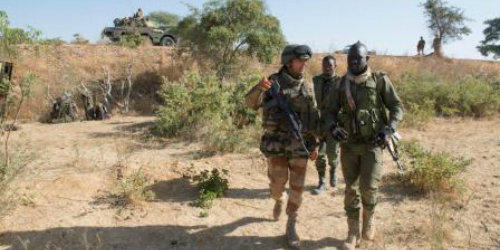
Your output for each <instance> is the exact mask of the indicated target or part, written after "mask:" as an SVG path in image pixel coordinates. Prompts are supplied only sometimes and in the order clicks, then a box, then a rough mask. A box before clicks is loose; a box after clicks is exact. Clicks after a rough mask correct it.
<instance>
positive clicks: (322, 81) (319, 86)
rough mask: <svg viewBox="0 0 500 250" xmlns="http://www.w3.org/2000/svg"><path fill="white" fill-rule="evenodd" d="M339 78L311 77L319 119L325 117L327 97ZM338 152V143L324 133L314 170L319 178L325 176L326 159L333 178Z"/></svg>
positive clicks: (326, 76) (328, 134)
mask: <svg viewBox="0 0 500 250" xmlns="http://www.w3.org/2000/svg"><path fill="white" fill-rule="evenodd" d="M339 78H340V77H339V76H337V75H333V76H328V75H325V74H321V75H317V76H315V77H313V83H314V96H315V98H316V103H317V105H318V109H319V112H320V117H323V116H324V115H325V112H326V110H325V106H326V104H327V101H328V99H329V98H328V95H329V93H330V91H332V90H333V89H334V87H335V84H337V82H338V80H339ZM338 151H339V143H338V142H337V141H336V140H334V139H333V138H332V136H331V135H330V133H326V134H325V135H322V136H321V139H320V148H319V155H318V159H317V160H316V169H317V170H318V173H319V175H320V176H324V175H325V171H326V163H327V159H326V158H328V165H329V166H330V175H332V176H334V178H333V180H336V178H335V170H336V168H337V165H338Z"/></svg>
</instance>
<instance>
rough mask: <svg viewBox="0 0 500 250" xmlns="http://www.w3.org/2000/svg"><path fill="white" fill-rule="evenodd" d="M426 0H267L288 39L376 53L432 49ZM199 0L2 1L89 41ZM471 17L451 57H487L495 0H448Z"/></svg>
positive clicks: (25, 18) (14, 15)
mask: <svg viewBox="0 0 500 250" xmlns="http://www.w3.org/2000/svg"><path fill="white" fill-rule="evenodd" d="M423 1H424V0H420V1H413V0H404V1H402V0H377V1H374V0H355V1H347V0H267V1H266V4H267V6H268V9H269V12H270V13H271V14H272V15H274V16H276V17H277V18H278V19H279V20H280V22H281V26H282V30H283V33H284V35H285V38H286V40H287V41H288V42H290V43H299V44H308V45H309V46H311V47H312V49H313V51H316V52H333V51H335V50H339V49H342V48H344V47H345V46H346V45H349V44H352V43H354V42H356V41H358V40H360V41H362V42H363V43H365V44H366V45H367V46H368V48H369V49H370V50H376V51H377V52H378V53H380V54H391V55H413V54H416V44H417V41H418V39H419V38H420V36H423V37H424V39H425V40H426V41H427V43H426V49H425V50H426V53H427V52H431V51H432V50H431V48H430V47H431V46H430V45H431V44H432V34H431V33H430V32H429V31H428V29H427V25H426V20H425V17H424V14H423V10H422V7H420V3H421V2H423ZM204 2H205V1H202V0H198V1H196V0H173V1H172V0H105V1H102V0H85V1H83V0H81V1H76V0H71V1H70V0H43V1H40V0H0V10H4V11H6V12H7V14H8V16H9V20H10V23H11V26H13V27H20V28H25V27H27V26H32V27H34V28H36V29H38V30H41V31H42V34H43V35H42V36H43V37H44V38H56V37H59V38H61V39H63V40H66V41H70V40H72V39H73V34H75V33H79V34H82V35H83V36H84V37H85V38H87V39H89V40H90V41H91V42H95V41H97V40H98V39H100V34H101V31H102V29H103V28H104V27H106V26H112V25H113V19H114V18H116V17H125V16H131V15H132V14H133V13H134V12H135V11H136V10H137V9H138V8H142V9H143V11H144V14H147V13H149V12H151V11H156V10H163V11H168V12H171V13H174V14H177V15H179V16H181V17H182V16H186V15H187V14H189V10H188V8H187V7H186V4H190V5H194V6H196V7H202V5H203V3H204ZM448 3H449V4H451V5H453V6H456V7H459V8H462V9H463V10H464V11H465V15H466V16H467V17H468V18H470V19H471V21H470V22H467V26H469V27H470V28H471V30H472V34H470V35H469V36H466V37H464V38H463V39H462V40H458V41H453V42H450V43H449V44H446V45H444V47H443V50H444V53H445V54H446V55H447V56H449V57H455V58H472V59H486V58H485V57H483V56H481V54H480V53H479V52H478V51H477V49H476V46H477V45H478V44H479V41H480V40H482V39H483V38H484V35H483V30H484V29H485V27H486V26H485V25H484V24H483V22H484V21H485V20H488V19H492V18H495V17H499V16H500V13H499V10H500V1H498V0H480V1H472V0H449V1H448Z"/></svg>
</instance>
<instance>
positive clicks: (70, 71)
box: [13, 45, 191, 120]
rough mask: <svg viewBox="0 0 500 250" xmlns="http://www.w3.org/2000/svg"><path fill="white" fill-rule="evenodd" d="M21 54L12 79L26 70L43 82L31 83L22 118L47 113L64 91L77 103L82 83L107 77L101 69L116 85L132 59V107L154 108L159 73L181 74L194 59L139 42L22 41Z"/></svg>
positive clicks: (167, 74) (28, 118) (168, 75)
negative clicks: (33, 43)
mask: <svg viewBox="0 0 500 250" xmlns="http://www.w3.org/2000/svg"><path fill="white" fill-rule="evenodd" d="M19 51H20V53H19V57H18V59H17V60H16V61H15V62H14V63H15V65H14V73H13V80H14V81H18V80H19V79H20V78H21V76H22V75H23V74H24V73H26V72H27V71H32V72H34V73H35V74H36V75H38V76H39V77H40V81H39V84H38V85H36V86H33V92H34V98H33V99H32V100H31V101H28V102H26V105H25V106H24V107H23V111H22V114H21V118H22V119H24V120H38V119H39V118H40V117H41V116H43V115H44V114H45V113H47V112H48V111H49V110H50V108H51V105H52V101H53V98H55V97H57V96H58V95H60V94H61V93H63V92H65V91H69V92H72V93H74V94H75V95H74V96H75V98H76V100H77V103H78V104H79V105H80V104H81V100H80V99H78V98H79V97H78V95H77V88H78V87H79V86H80V83H81V82H83V83H85V84H86V85H92V84H95V83H96V82H98V81H101V80H102V79H103V78H104V73H103V68H106V69H108V70H109V72H110V74H111V78H112V82H113V83H114V84H115V86H114V88H115V90H118V89H119V85H120V84H121V80H122V79H123V78H124V70H125V67H126V65H127V63H129V62H130V61H132V60H133V62H134V65H133V81H134V88H135V89H136V90H137V91H134V94H135V95H134V96H132V109H135V108H136V106H137V110H139V111H143V112H146V113H147V112H151V111H152V110H151V109H152V107H153V104H154V93H155V91H156V90H157V89H158V87H159V86H160V84H161V76H166V77H168V78H173V79H175V78H177V77H179V76H180V75H182V73H183V71H184V66H185V65H188V64H190V63H191V61H190V60H183V59H180V58H178V56H176V55H175V53H173V50H172V49H167V48H159V47H141V48H140V50H139V49H128V48H124V47H119V46H109V45H108V46H106V45H60V46H50V45H49V46H21V47H19ZM148 100H149V101H148Z"/></svg>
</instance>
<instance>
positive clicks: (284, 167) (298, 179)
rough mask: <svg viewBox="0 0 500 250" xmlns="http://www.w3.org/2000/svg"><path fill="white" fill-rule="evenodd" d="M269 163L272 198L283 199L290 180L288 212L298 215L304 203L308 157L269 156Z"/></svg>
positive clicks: (290, 214) (288, 213)
mask: <svg viewBox="0 0 500 250" xmlns="http://www.w3.org/2000/svg"><path fill="white" fill-rule="evenodd" d="M267 163H268V172H267V174H268V177H269V181H270V184H269V187H270V190H271V198H273V199H274V200H276V201H278V200H281V199H282V197H283V193H284V192H285V185H286V183H287V181H288V183H289V187H290V189H289V194H288V202H287V206H286V213H287V215H288V216H297V211H298V209H299V207H300V205H301V204H302V193H303V192H304V182H305V179H306V169H307V159H304V158H286V157H282V156H271V157H268V158H267Z"/></svg>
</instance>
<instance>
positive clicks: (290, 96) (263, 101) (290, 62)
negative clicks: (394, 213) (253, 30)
mask: <svg viewBox="0 0 500 250" xmlns="http://www.w3.org/2000/svg"><path fill="white" fill-rule="evenodd" d="M311 56H312V51H311V49H310V48H309V46H307V45H287V46H286V47H285V48H284V50H283V52H282V54H281V64H282V67H281V69H280V70H279V71H278V72H277V73H275V74H273V75H271V76H270V77H269V78H263V79H262V80H261V81H260V82H259V83H258V84H257V85H255V86H254V87H253V88H252V89H251V90H250V91H249V92H248V93H247V95H246V97H245V101H246V104H247V106H248V107H250V108H252V109H254V110H258V109H259V108H262V113H263V127H264V129H265V132H264V135H263V136H262V138H261V143H260V150H261V152H262V153H263V154H264V155H265V156H266V158H267V163H268V176H269V181H270V184H269V187H270V191H271V197H272V198H273V199H274V200H275V204H274V208H273V217H274V219H275V220H278V219H279V217H280V215H281V212H282V207H283V198H284V197H283V193H284V192H285V185H286V183H287V182H289V186H290V189H289V195H288V201H287V204H286V214H287V215H288V221H287V226H286V237H287V241H288V244H289V245H290V246H291V247H299V245H300V239H299V236H298V235H297V232H296V230H295V225H296V221H297V215H298V213H297V211H298V209H299V207H300V205H301V203H302V193H303V191H304V182H305V174H306V167H307V161H308V159H310V160H313V161H314V160H316V158H317V156H318V139H317V128H318V126H319V124H318V120H319V114H318V110H317V108H316V102H315V98H314V92H313V90H312V87H311V86H310V85H306V82H305V78H304V71H305V67H306V65H307V62H308V60H309V59H310V58H311ZM269 79H272V80H271V81H270V80H269ZM278 83H279V86H278V87H279V88H280V89H279V93H280V94H283V95H285V97H286V99H287V100H288V101H289V103H290V106H291V107H292V109H293V111H294V112H295V113H296V114H297V116H298V117H299V119H300V122H301V123H302V131H301V133H302V136H303V138H304V140H305V145H306V147H307V151H309V152H310V153H308V152H307V151H306V150H305V149H304V148H303V147H302V146H301V143H300V142H299V141H298V140H296V139H294V138H293V137H292V135H291V134H290V131H289V128H288V126H287V123H286V120H285V118H284V113H283V112H284V111H283V110H281V109H280V107H279V106H278V105H277V102H276V100H275V99H274V98H273V96H272V95H271V93H270V92H269V91H268V90H269V89H270V88H271V85H272V84H278Z"/></svg>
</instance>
